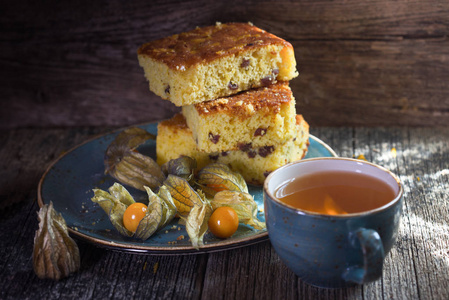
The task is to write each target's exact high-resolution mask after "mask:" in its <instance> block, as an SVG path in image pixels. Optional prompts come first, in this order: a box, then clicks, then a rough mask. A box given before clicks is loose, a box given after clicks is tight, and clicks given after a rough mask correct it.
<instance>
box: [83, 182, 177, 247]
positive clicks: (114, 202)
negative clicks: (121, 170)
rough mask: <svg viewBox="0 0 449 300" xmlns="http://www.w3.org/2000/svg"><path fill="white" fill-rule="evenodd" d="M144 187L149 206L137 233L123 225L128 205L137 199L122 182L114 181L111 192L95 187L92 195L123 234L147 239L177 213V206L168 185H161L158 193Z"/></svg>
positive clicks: (94, 200)
mask: <svg viewBox="0 0 449 300" xmlns="http://www.w3.org/2000/svg"><path fill="white" fill-rule="evenodd" d="M144 188H145V190H146V191H147V194H148V207H147V210H146V213H145V216H144V217H143V219H142V220H141V221H140V223H139V226H137V229H136V232H135V233H134V232H132V231H129V230H128V229H126V228H125V226H124V225H123V215H124V213H125V211H126V209H127V208H128V206H130V205H131V204H133V203H135V201H134V199H133V197H132V196H131V194H130V193H129V192H128V191H127V190H126V189H125V187H123V186H122V185H121V184H119V183H114V185H113V186H111V187H110V188H109V193H108V192H106V191H103V190H100V189H94V190H93V191H94V194H95V195H94V197H92V201H93V202H95V203H98V204H99V205H100V206H101V208H103V210H104V211H105V212H106V213H107V214H108V216H109V219H110V220H111V223H112V225H113V226H114V227H115V229H117V231H118V232H119V233H120V234H121V235H124V236H128V237H134V238H138V239H141V240H147V239H148V238H149V237H151V236H152V235H153V234H154V233H155V232H156V231H157V230H159V229H161V228H162V227H164V226H165V225H166V224H167V223H168V222H170V221H171V220H172V219H173V217H174V216H175V214H176V206H175V204H174V203H173V200H172V198H171V195H170V193H169V192H168V190H167V188H166V187H161V188H160V189H159V192H158V194H155V193H153V191H152V190H151V189H150V188H148V187H147V186H145V187H144Z"/></svg>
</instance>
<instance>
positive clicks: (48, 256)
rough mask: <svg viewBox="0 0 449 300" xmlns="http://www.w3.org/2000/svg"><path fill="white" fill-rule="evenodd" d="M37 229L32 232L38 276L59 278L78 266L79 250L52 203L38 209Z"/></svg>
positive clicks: (34, 264) (34, 260)
mask: <svg viewBox="0 0 449 300" xmlns="http://www.w3.org/2000/svg"><path fill="white" fill-rule="evenodd" d="M38 219H39V229H38V230H37V231H36V235H35V236H34V249H33V268H34V272H35V273H36V275H37V276H38V277H39V278H51V279H55V280H59V279H61V278H64V277H67V276H68V275H69V274H70V273H73V272H76V271H77V270H78V269H79V268H80V253H79V249H78V246H77V245H76V243H75V241H74V240H73V239H72V238H71V237H70V236H69V234H68V231H67V225H66V223H65V220H64V218H63V217H62V216H61V214H59V213H57V212H56V211H55V210H54V208H53V203H52V202H50V204H46V205H44V206H42V208H41V209H40V210H39V213H38Z"/></svg>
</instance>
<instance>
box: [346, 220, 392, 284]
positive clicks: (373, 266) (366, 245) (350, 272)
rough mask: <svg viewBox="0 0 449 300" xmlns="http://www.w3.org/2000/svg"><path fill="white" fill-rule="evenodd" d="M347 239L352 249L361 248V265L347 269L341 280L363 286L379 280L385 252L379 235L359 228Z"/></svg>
mask: <svg viewBox="0 0 449 300" xmlns="http://www.w3.org/2000/svg"><path fill="white" fill-rule="evenodd" d="M349 239H350V242H351V244H352V246H353V247H358V245H360V247H361V248H362V253H363V265H362V266H360V265H356V266H351V267H349V268H347V269H346V271H345V273H344V274H343V279H344V280H345V281H351V282H355V283H357V284H363V283H367V282H371V281H374V280H377V279H378V278H380V277H381V276H382V267H383V262H384V258H385V252H384V247H383V244H382V240H381V238H380V236H379V233H377V231H375V230H372V229H366V228H360V229H357V230H356V231H353V232H351V233H350V236H349Z"/></svg>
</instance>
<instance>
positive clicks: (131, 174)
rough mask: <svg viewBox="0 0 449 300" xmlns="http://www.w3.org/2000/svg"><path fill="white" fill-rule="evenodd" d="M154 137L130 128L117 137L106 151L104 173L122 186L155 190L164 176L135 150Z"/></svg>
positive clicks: (150, 159) (147, 158)
mask: <svg viewBox="0 0 449 300" xmlns="http://www.w3.org/2000/svg"><path fill="white" fill-rule="evenodd" d="M154 138H155V136H154V135H153V134H151V133H149V132H147V131H145V130H144V129H141V128H138V127H131V128H128V129H125V130H124V131H122V132H121V133H119V134H118V135H117V137H116V138H115V140H114V141H112V143H111V144H110V145H109V147H108V149H107V150H106V155H105V159H104V163H105V167H106V170H105V173H106V174H109V175H111V176H112V177H114V178H115V179H117V180H118V181H120V182H121V183H123V184H126V185H129V186H132V187H134V188H136V189H139V190H142V191H145V188H144V186H148V187H150V188H151V189H157V188H159V187H160V186H161V185H162V182H163V181H164V179H165V175H164V173H163V172H162V170H161V168H160V166H159V165H158V164H157V163H156V162H155V161H154V160H153V159H152V158H151V157H148V156H146V155H143V154H141V153H139V152H137V151H135V149H136V148H137V147H138V146H140V145H141V144H143V143H144V142H145V141H147V140H149V139H154Z"/></svg>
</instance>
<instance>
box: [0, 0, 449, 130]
mask: <svg viewBox="0 0 449 300" xmlns="http://www.w3.org/2000/svg"><path fill="white" fill-rule="evenodd" d="M0 16H1V17H0V49H1V50H0V99H1V100H0V101H1V109H0V121H1V123H0V129H12V128H22V127H61V126H62V127H66V126H86V125H87V126H103V125H106V126H125V125H131V124H136V123H142V122H152V121H156V120H160V119H162V118H169V117H171V116H172V115H173V114H174V113H175V112H176V111H179V108H177V107H175V106H174V105H173V104H171V103H170V102H168V101H164V100H161V99H160V98H158V97H157V96H155V95H153V94H152V93H151V92H150V91H149V89H148V84H147V82H146V80H145V78H144V75H143V70H142V69H141V68H140V66H139V65H138V62H137V55H136V51H137V48H138V47H139V46H140V45H141V44H143V43H145V42H148V41H150V40H153V39H156V38H161V37H164V36H167V35H171V34H175V33H180V32H182V31H187V30H190V29H193V28H195V27H196V26H206V25H212V24H215V22H216V21H220V22H229V21H243V22H247V21H251V22H253V23H254V25H256V26H258V27H261V28H263V29H265V30H267V31H269V32H272V33H274V34H276V35H278V36H280V37H282V38H284V39H286V40H288V41H289V42H291V43H292V44H293V46H294V48H295V53H296V59H297V61H298V70H299V73H300V75H299V77H297V78H295V79H294V80H293V81H292V82H291V86H292V89H293V93H294V96H295V98H296V101H297V111H298V113H302V114H303V115H304V116H305V118H306V120H307V121H308V122H309V123H310V125H311V126H314V127H318V126H434V125H439V126H448V125H449V38H448V33H449V1H447V0H443V1H437V0H429V1H420V0H416V1H406V0H398V1H389V0H387V1H366V0H359V1H352V0H348V1H344V0H336V1H304V0H303V1H205V0H204V1H117V0H114V1H7V2H6V3H5V2H4V3H2V8H1V12H0Z"/></svg>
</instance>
